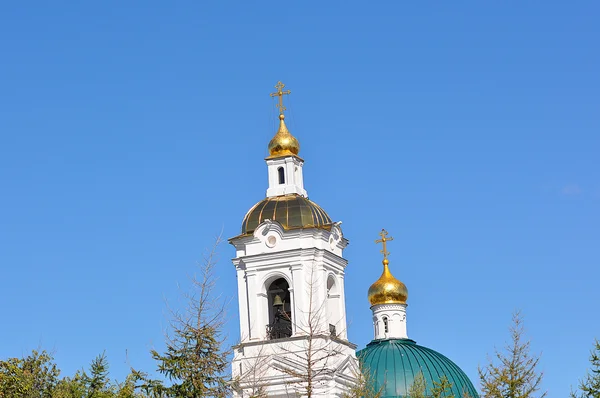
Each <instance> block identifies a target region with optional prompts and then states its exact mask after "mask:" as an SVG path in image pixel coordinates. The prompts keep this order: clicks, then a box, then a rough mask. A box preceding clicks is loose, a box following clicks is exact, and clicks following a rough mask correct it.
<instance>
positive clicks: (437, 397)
mask: <svg viewBox="0 0 600 398" xmlns="http://www.w3.org/2000/svg"><path fill="white" fill-rule="evenodd" d="M431 395H432V396H433V398H442V397H445V398H454V394H452V383H450V381H449V380H448V378H447V377H446V376H442V377H441V379H440V381H434V382H433V388H432V389H431Z"/></svg>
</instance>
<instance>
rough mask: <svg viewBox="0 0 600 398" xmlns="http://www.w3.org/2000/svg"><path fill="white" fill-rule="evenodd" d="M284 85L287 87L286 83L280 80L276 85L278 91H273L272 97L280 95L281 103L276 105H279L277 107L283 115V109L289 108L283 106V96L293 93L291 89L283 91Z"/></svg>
mask: <svg viewBox="0 0 600 398" xmlns="http://www.w3.org/2000/svg"><path fill="white" fill-rule="evenodd" d="M284 87H285V84H283V83H282V82H281V81H278V82H277V84H276V85H275V88H276V89H277V92H276V93H271V97H276V96H277V97H279V103H278V104H277V105H276V106H277V108H279V114H280V115H283V111H285V110H286V109H287V108H286V107H285V106H283V96H284V95H290V94H291V93H292V92H291V91H290V90H286V91H283V88H284Z"/></svg>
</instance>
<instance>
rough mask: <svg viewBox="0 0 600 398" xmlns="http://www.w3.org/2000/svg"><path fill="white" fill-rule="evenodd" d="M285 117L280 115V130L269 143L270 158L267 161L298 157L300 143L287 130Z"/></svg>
mask: <svg viewBox="0 0 600 398" xmlns="http://www.w3.org/2000/svg"><path fill="white" fill-rule="evenodd" d="M284 119H285V115H284V114H283V113H282V114H280V115H279V130H278V131H277V134H275V137H273V139H272V140H271V142H269V157H268V158H267V159H272V158H278V157H280V156H290V155H291V156H298V152H300V143H299V142H298V140H297V139H296V137H294V136H293V135H292V134H290V132H289V130H288V129H287V127H286V125H285V122H284Z"/></svg>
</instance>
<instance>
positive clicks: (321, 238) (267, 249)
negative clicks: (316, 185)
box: [229, 82, 358, 397]
mask: <svg viewBox="0 0 600 398" xmlns="http://www.w3.org/2000/svg"><path fill="white" fill-rule="evenodd" d="M275 87H276V88H277V92H276V93H274V94H272V96H277V97H279V104H278V107H279V109H280V116H279V120H280V125H279V130H278V132H277V133H276V134H275V137H273V139H272V140H271V142H270V143H269V153H270V155H269V157H267V159H266V162H267V168H268V175H269V188H268V190H267V197H266V198H265V199H264V200H262V201H260V202H259V203H257V204H256V205H255V206H253V207H252V208H251V209H250V210H249V211H248V213H247V214H246V216H245V217H244V221H243V224H242V234H241V235H238V236H236V237H234V238H231V239H230V240H229V242H230V243H231V244H232V245H233V246H234V247H235V250H236V256H235V258H234V259H233V264H234V265H235V268H236V272H237V284H238V300H239V320H240V343H239V344H238V345H236V346H235V347H234V359H233V363H232V375H233V379H234V381H235V394H234V395H235V396H236V397H250V396H253V395H254V396H256V395H263V396H264V395H266V396H269V397H287V396H290V395H294V396H296V395H297V396H305V395H307V389H311V395H312V396H313V397H339V396H341V395H342V394H343V393H344V392H346V391H347V390H348V388H349V387H350V386H351V385H353V384H354V380H355V376H356V374H357V372H358V366H357V361H356V355H355V350H356V346H355V345H354V344H352V343H350V342H349V341H348V338H347V331H346V327H347V325H346V306H345V297H344V275H345V269H346V265H347V263H348V262H347V260H345V259H344V257H343V250H344V248H345V247H346V246H347V244H348V241H347V240H346V239H345V238H344V237H343V234H342V230H341V228H340V224H341V223H340V222H333V221H332V220H331V219H330V218H329V216H328V215H327V213H326V212H325V211H324V210H323V209H321V207H319V206H318V205H317V204H316V203H314V202H312V201H310V200H309V199H308V198H307V193H306V190H305V189H304V183H303V176H302V165H303V160H302V159H301V158H300V157H299V156H298V152H299V150H300V145H299V143H298V140H297V139H296V138H295V137H293V136H292V135H291V134H290V132H289V131H288V129H287V127H286V125H285V122H284V119H285V117H284V115H283V111H284V110H285V107H284V106H283V103H282V97H283V95H285V94H289V90H288V91H283V90H282V89H283V87H284V85H283V84H282V83H281V82H279V83H278V84H277V86H275Z"/></svg>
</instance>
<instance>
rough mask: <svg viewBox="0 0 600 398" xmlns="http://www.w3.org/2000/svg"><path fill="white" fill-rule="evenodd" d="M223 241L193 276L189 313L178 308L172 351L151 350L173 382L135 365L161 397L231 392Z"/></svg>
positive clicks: (141, 383) (146, 386)
mask: <svg viewBox="0 0 600 398" xmlns="http://www.w3.org/2000/svg"><path fill="white" fill-rule="evenodd" d="M220 242H221V237H220V236H219V237H218V238H217V239H216V241H215V244H214V246H213V248H212V250H210V251H209V253H208V255H206V256H205V257H204V259H203V262H202V263H201V264H200V270H199V273H200V275H199V276H194V277H192V284H193V287H192V291H191V293H188V294H185V295H184V297H185V299H186V300H187V308H186V309H185V310H184V311H183V312H179V311H172V317H173V319H172V321H171V325H170V326H171V336H169V335H167V342H166V343H167V347H166V351H165V352H164V353H160V352H158V351H157V350H152V351H151V355H152V358H153V359H154V360H156V361H157V362H158V372H159V373H160V374H162V375H163V376H165V377H166V378H167V379H168V381H169V382H170V385H166V384H165V383H164V382H163V381H162V380H155V379H151V378H149V377H148V375H147V374H146V373H143V372H140V371H136V370H133V374H134V378H135V379H136V381H137V388H138V389H140V390H141V391H143V392H145V393H147V394H151V395H152V396H155V397H190V398H191V397H224V396H225V395H227V393H228V391H229V386H230V383H229V381H228V379H227V378H226V377H225V372H226V370H227V368H228V366H229V362H228V360H227V357H228V355H229V351H227V350H223V341H224V337H223V327H224V322H225V320H224V315H225V311H224V304H223V303H222V302H221V301H220V300H219V299H218V297H216V296H215V295H214V290H215V277H214V267H215V265H216V249H217V246H218V245H219V244H220Z"/></svg>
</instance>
